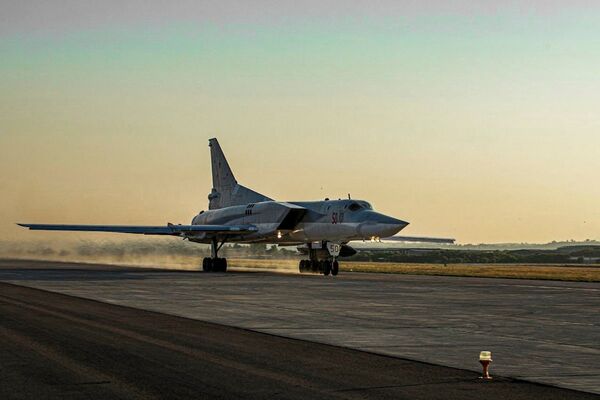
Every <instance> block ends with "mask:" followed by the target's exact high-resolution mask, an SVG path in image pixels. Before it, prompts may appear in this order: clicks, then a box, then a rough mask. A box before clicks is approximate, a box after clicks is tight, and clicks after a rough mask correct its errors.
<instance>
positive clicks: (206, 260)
mask: <svg viewBox="0 0 600 400" xmlns="http://www.w3.org/2000/svg"><path fill="white" fill-rule="evenodd" d="M210 264H211V259H210V258H208V257H204V258H203V259H202V271H204V272H210V270H211V268H210V267H211V265H210Z"/></svg>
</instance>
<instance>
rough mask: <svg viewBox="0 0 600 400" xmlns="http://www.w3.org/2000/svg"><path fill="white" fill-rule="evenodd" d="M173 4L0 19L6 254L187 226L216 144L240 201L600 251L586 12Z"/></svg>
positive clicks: (595, 74)
mask: <svg viewBox="0 0 600 400" xmlns="http://www.w3.org/2000/svg"><path fill="white" fill-rule="evenodd" d="M11 3H12V4H11ZM172 3H173V2H171V1H102V2H98V1H19V2H2V4H1V5H0V193H1V194H2V197H1V200H0V206H1V207H0V239H3V240H9V239H27V238H40V237H48V236H43V235H49V237H56V235H61V234H56V233H50V234H44V233H36V232H27V231H24V230H22V229H18V228H17V227H15V226H14V225H13V223H14V222H17V221H24V222H49V223H60V222H64V223H112V224H120V223H122V224H163V223H166V222H167V221H171V222H176V223H177V222H180V223H189V221H190V220H191V217H192V216H193V215H194V214H195V213H197V212H198V211H200V210H202V209H205V208H206V207H207V199H206V196H207V194H208V192H209V190H210V187H211V181H210V168H209V151H208V147H207V142H208V138H210V137H213V136H216V137H218V138H219V141H220V142H221V145H222V147H223V149H224V151H225V153H226V155H227V156H228V159H229V162H230V164H231V165H232V168H233V169H234V173H235V174H236V177H237V178H238V180H239V181H240V182H241V183H243V184H245V185H246V186H249V187H251V188H253V189H255V190H257V191H260V192H262V193H264V194H266V195H269V196H271V197H274V198H276V199H281V200H302V199H321V198H324V197H326V196H327V197H331V198H337V197H345V196H346V194H347V193H348V192H350V193H351V194H352V196H353V197H356V198H364V199H367V200H369V201H371V202H372V203H373V205H374V206H375V207H376V208H377V209H379V210H380V211H382V212H384V213H388V214H391V215H394V216H396V217H398V218H401V219H404V220H407V221H409V222H411V225H410V226H409V227H408V228H406V229H405V231H404V233H406V234H429V235H440V236H452V237H456V238H457V239H458V241H459V242H461V243H469V242H471V243H472V242H507V241H510V242H515V241H516V242H521V241H530V242H544V241H549V240H553V239H557V240H558V239H571V238H572V239H586V238H590V239H600V183H599V181H600V24H599V23H598V21H600V3H599V2H597V1H569V2H566V1H548V0H540V1H505V2H501V3H502V4H503V5H502V6H500V5H497V4H495V3H500V2H491V1H477V2H475V1H452V2H445V1H444V2H442V1H398V0H395V1H368V2H367V1H364V2H356V1H305V2H300V1H222V0H219V1H206V2H201V1H182V2H177V3H178V5H173V4H172ZM449 4H451V5H449ZM72 235H75V237H80V236H82V235H84V234H72ZM72 235H71V236H69V237H74V236H72Z"/></svg>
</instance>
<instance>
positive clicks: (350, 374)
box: [0, 261, 600, 398]
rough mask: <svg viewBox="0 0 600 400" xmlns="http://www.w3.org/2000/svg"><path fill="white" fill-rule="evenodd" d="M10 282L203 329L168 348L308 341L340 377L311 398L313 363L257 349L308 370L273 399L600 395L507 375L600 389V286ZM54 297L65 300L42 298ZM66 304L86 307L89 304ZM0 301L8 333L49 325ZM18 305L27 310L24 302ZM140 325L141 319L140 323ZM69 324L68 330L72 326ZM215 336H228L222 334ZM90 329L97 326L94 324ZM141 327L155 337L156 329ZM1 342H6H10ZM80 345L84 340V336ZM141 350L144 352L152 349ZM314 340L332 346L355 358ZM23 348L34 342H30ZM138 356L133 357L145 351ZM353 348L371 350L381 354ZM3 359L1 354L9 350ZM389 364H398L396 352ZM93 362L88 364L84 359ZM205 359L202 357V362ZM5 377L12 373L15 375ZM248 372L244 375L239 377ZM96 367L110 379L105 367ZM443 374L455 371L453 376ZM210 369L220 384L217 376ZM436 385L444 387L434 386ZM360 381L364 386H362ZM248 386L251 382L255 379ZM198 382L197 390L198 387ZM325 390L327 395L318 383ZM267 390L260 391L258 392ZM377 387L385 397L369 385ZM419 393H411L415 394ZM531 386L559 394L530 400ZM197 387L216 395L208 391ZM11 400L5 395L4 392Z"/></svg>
mask: <svg viewBox="0 0 600 400" xmlns="http://www.w3.org/2000/svg"><path fill="white" fill-rule="evenodd" d="M0 280H2V281H5V282H12V283H15V284H18V285H24V286H30V287H36V288H40V289H44V290H49V291H53V292H60V293H65V294H69V295H73V296H78V297H83V298H88V299H94V300H99V301H102V302H105V303H111V304H119V305H125V306H130V307H134V308H138V309H144V310H152V311H157V312H160V313H165V314H171V315H172V316H181V317H186V318H191V319H193V320H197V321H190V320H188V319H181V318H175V317H172V316H167V315H161V314H154V313H146V312H142V311H135V310H130V309H126V308H121V307H115V308H116V309H119V310H129V313H130V314H132V315H130V316H127V317H122V318H123V320H124V321H129V320H131V321H135V320H136V318H138V317H136V315H138V314H139V315H143V316H144V317H143V318H147V319H150V320H152V319H153V318H155V319H159V320H160V319H161V318H167V319H168V318H174V319H176V320H177V321H187V322H186V323H189V324H198V325H194V327H190V328H187V327H185V328H177V329H171V330H170V333H171V336H169V340H170V341H172V342H173V343H175V344H177V343H178V342H179V341H183V340H187V339H186V338H187V336H186V335H189V334H194V335H198V336H199V337H202V338H204V339H198V340H199V341H200V342H202V341H203V340H206V335H209V336H210V334H207V333H203V332H202V329H204V328H202V327H211V326H212V327H214V325H211V324H207V323H206V322H200V321H208V322H214V323H218V324H224V325H228V326H236V327H241V328H245V329H249V330H252V331H257V332H264V333H268V334H272V335H277V336H284V337H288V338H296V339H302V340H307V341H309V342H303V341H297V340H296V341H294V340H291V341H289V343H295V344H302V346H304V347H303V348H302V350H301V351H299V353H298V357H300V356H301V355H304V356H305V357H308V358H309V359H310V360H312V361H311V363H312V364H311V365H313V364H314V365H313V366H314V367H315V368H324V370H321V371H328V372H327V373H326V374H325V375H328V377H327V382H329V381H330V380H335V379H333V378H331V376H333V375H335V374H337V373H338V370H339V377H338V378H339V379H338V378H336V379H338V380H337V383H335V384H333V383H331V382H329V383H328V385H330V387H329V388H327V389H326V388H325V386H327V385H324V386H322V387H321V389H319V390H320V391H319V392H318V395H317V394H316V393H315V392H312V395H311V392H302V390H304V389H306V390H308V389H310V390H312V389H313V386H311V385H312V384H313V383H312V382H313V379H316V378H314V376H313V375H311V374H313V372H311V371H309V369H310V368H308V369H306V370H302V368H303V367H302V368H300V366H301V361H298V360H296V359H293V357H292V356H291V355H289V354H288V350H282V349H279V350H276V348H275V347H273V349H272V350H273V354H267V353H269V351H270V350H271V345H269V344H265V345H264V346H265V347H264V350H263V351H260V352H258V353H253V354H254V356H252V355H251V353H252V351H253V350H252V349H253V348H254V347H253V346H254V345H249V346H248V348H246V350H245V351H246V353H243V351H242V355H241V356H243V355H244V354H245V357H247V359H246V362H247V363H248V365H247V367H249V368H250V367H251V364H252V363H253V362H257V363H260V362H262V361H264V360H263V358H262V357H267V358H269V357H270V358H272V360H271V361H269V362H268V363H266V365H270V364H269V363H276V361H275V359H279V358H281V359H282V360H287V361H288V363H291V364H293V365H296V364H297V363H300V364H298V368H299V369H298V370H297V371H296V373H297V374H298V377H299V378H302V379H305V380H306V384H300V385H298V386H296V385H295V384H291V383H290V382H291V381H281V382H279V384H273V385H272V386H269V385H270V384H267V383H265V385H267V386H268V387H272V388H273V390H275V392H273V391H270V390H271V389H265V390H266V391H265V392H264V393H265V396H266V393H270V395H274V396H275V397H283V398H288V397H289V398H292V397H294V396H296V392H295V390H296V389H298V390H299V392H298V396H299V395H300V393H303V395H305V396H308V397H309V398H310V397H327V396H333V395H334V394H335V396H336V397H339V396H340V393H345V394H344V395H346V394H348V395H350V394H356V393H357V392H355V391H352V390H350V391H348V392H345V391H343V390H346V389H352V388H353V387H363V388H366V389H365V390H364V391H362V392H361V394H360V395H359V396H358V397H361V396H362V397H364V396H367V397H378V396H381V397H386V396H388V395H389V396H390V398H417V397H418V398H436V396H437V397H438V398H467V397H469V398H472V396H473V395H474V394H476V395H477V396H479V395H481V396H482V397H483V398H497V397H500V396H502V397H504V398H518V397H519V396H524V397H523V398H552V396H555V397H556V398H561V396H566V397H564V398H575V397H573V396H590V397H593V395H587V394H584V393H580V392H569V391H562V390H559V389H556V388H549V387H545V386H542V385H534V384H531V385H530V387H531V389H523V388H524V387H525V386H527V385H529V384H526V383H524V382H521V381H514V380H512V379H506V378H499V376H505V377H511V378H520V379H525V380H528V381H535V382H541V383H547V384H552V385H557V386H561V387H566V388H572V389H577V390H583V391H587V392H591V393H600V345H599V343H600V340H599V338H600V330H599V326H600V313H599V311H600V296H599V294H600V285H598V284H597V283H574V282H555V281H531V280H507V279H486V278H458V277H432V276H408V275H386V274H358V273H356V274H344V275H340V276H338V277H336V278H332V277H322V276H317V275H295V274H277V273H262V272H261V273H252V272H229V273H227V274H206V273H197V272H182V271H166V270H149V269H145V270H143V269H131V268H119V267H114V266H98V265H85V264H66V263H44V262H32V261H0ZM6 287H8V286H5V285H2V291H1V294H2V298H4V296H5V292H6V289H5V288H6ZM22 290H24V289H22ZM36 292H37V291H36ZM37 293H43V292H37ZM45 296H54V295H53V294H45ZM60 297H61V298H68V299H70V300H71V301H80V302H85V301H84V300H80V299H73V298H70V297H65V296H60ZM27 298H29V297H24V298H19V299H18V301H21V302H22V301H24V299H27ZM14 301H16V300H13V302H14ZM88 303H93V304H96V305H97V306H96V307H98V308H102V307H106V308H111V307H110V306H108V305H106V304H102V305H100V303H95V302H88ZM0 304H2V307H3V309H2V314H1V316H2V320H0V322H2V325H1V326H2V329H4V330H6V329H9V330H12V332H15V331H18V330H17V329H15V327H14V326H12V327H11V326H8V328H7V327H6V324H9V325H10V323H14V324H16V325H17V326H18V327H20V326H23V329H22V330H21V331H22V332H25V333H27V334H28V332H29V329H28V328H27V327H28V326H30V327H36V326H37V325H39V326H37V328H36V329H38V330H39V329H42V330H44V329H45V328H43V326H42V325H43V324H45V323H46V322H47V321H46V319H45V317H43V315H42V314H40V315H39V318H37V317H35V316H31V317H30V316H29V314H28V313H23V312H15V313H13V314H12V315H13V317H7V315H9V314H8V312H7V311H6V310H5V308H6V307H7V306H6V305H5V304H4V303H2V302H0ZM50 304H51V306H52V307H54V306H55V301H54V300H50V299H48V300H40V301H39V303H38V304H37V305H36V307H37V308H38V310H37V311H38V312H43V311H44V310H45V308H49V307H50V306H49V305H50ZM11 307H17V305H15V304H14V303H13V304H12V306H11ZM67 309H68V310H69V312H72V313H75V314H77V315H79V317H78V318H80V319H81V318H83V319H86V320H87V319H91V320H96V318H99V317H97V316H96V314H95V313H91V312H88V311H81V310H78V309H77V308H74V307H72V306H71V307H66V308H65V309H64V310H62V311H61V312H66V310H67ZM105 313H108V314H109V315H113V313H114V311H105ZM18 316H21V317H18ZM52 317H54V316H52ZM19 318H30V320H29V322H19ZM115 318H116V317H115ZM139 318H140V319H142V317H141V316H140V317H139ZM123 320H119V319H116V320H114V321H105V322H103V323H104V324H105V325H106V328H105V329H107V330H108V331H111V329H112V331H113V332H114V329H119V327H120V326H121V324H123ZM132 323H133V322H132ZM145 324H146V325H143V326H145V327H148V326H155V327H156V329H159V330H160V329H164V328H161V326H162V325H161V323H160V322H156V323H152V322H145ZM58 325H60V324H58ZM68 325H69V324H64V328H65V329H66V330H67V331H68V328H69V326H68ZM109 327H111V328H110V329H109ZM218 328H219V329H222V330H225V329H226V327H223V326H218ZM57 329H58V328H57ZM61 329H62V328H61ZM86 329H88V330H89V326H88V328H86ZM139 329H142V327H140V328H139ZM144 329H145V328H144ZM196 329H197V331H196ZM206 329H209V328H206ZM215 329H216V328H215ZM228 329H229V328H228ZM34 331H35V329H34ZM233 331H235V332H245V334H246V335H249V336H252V335H258V337H261V338H265V337H266V338H270V339H272V340H275V341H277V340H288V339H284V338H281V337H276V336H270V335H260V334H258V333H255V332H249V331H240V330H235V329H234V330H233ZM3 332H4V331H3ZM139 332H140V333H144V334H145V335H152V334H151V333H150V332H152V331H151V330H149V331H148V332H146V331H144V330H140V331H139ZM161 332H162V331H161ZM163 333H164V332H163ZM62 334H64V332H63V333H62ZM15 335H16V337H18V336H19V335H18V334H14V333H13V336H15ZM223 335H224V334H223ZM0 336H4V333H2V334H0ZM117 337H118V335H117ZM210 337H212V336H210ZM9 338H10V335H9ZM16 340H17V341H18V339H16ZM82 340H84V342H85V343H87V345H89V346H91V348H94V346H109V347H110V346H117V347H119V349H121V351H125V350H123V348H124V347H127V346H125V345H121V344H119V343H117V342H118V341H116V342H115V343H112V344H101V342H99V341H95V340H93V339H90V338H82ZM115 340H116V338H115ZM119 340H120V339H119ZM215 340H216V339H215ZM219 340H220V341H221V342H220V345H221V346H225V345H226V344H227V343H228V342H231V343H230V346H232V347H234V348H235V350H227V349H224V348H219V347H218V346H217V344H215V343H213V344H214V346H215V349H213V350H214V351H215V352H217V353H219V354H220V352H230V351H231V352H233V353H228V354H232V355H231V356H232V357H233V358H234V359H235V354H234V353H235V352H237V351H239V350H240V348H239V347H240V343H238V340H241V339H237V338H234V339H231V340H228V339H227V337H226V335H225V336H223V337H222V338H221V337H220V338H219ZM257 340H258V339H257ZM261 340H266V339H261ZM73 341H76V338H74V339H73ZM2 342H3V345H2V346H3V347H6V345H4V343H6V342H7V341H5V340H3V341H2ZM13 342H14V341H13ZM143 342H144V343H147V341H143ZM242 342H243V341H242ZM310 342H319V343H324V344H332V345H335V346H341V347H344V348H346V349H343V348H340V347H331V346H321V345H319V344H317V343H310ZM21 343H22V346H25V347H26V341H25V342H23V341H21ZM186 343H187V342H186ZM192 343H195V342H194V341H191V342H189V344H184V346H188V345H189V346H202V345H203V344H202V343H196V344H192ZM273 346H275V345H273ZM84 347H85V346H84ZM242 347H244V346H242ZM132 349H135V346H133V347H132ZM323 349H336V350H335V351H344V352H347V353H344V354H346V355H345V356H341V355H340V357H342V359H335V356H333V355H332V356H329V355H326V353H323V351H324V350H323ZM350 349H358V350H364V351H367V352H369V353H371V354H369V353H364V352H359V351H352V350H350ZM481 350H489V351H492V355H493V358H494V362H493V363H492V366H491V369H490V370H491V373H492V375H493V376H494V377H495V378H496V379H495V380H494V381H493V382H480V381H479V380H478V379H477V376H478V374H477V373H475V372H469V371H465V370H471V371H479V370H480V366H479V364H478V362H477V356H478V354H479V351H481ZM56 351H58V350H56ZM131 351H135V350H131ZM290 351H291V350H290ZM331 351H333V350H331ZM2 352H3V353H4V352H5V350H2ZM148 352H149V353H148V355H147V356H145V357H149V359H151V358H152V357H153V350H152V349H148ZM249 352H250V353H249ZM34 353H36V352H35V351H34ZM373 353H378V354H381V355H377V354H373ZM89 354H94V352H90V353H89ZM290 354H291V353H290ZM309 354H311V356H309ZM348 354H351V355H352V356H348ZM386 355H388V356H393V357H385V356H386ZM354 356H356V357H359V358H360V357H366V358H369V357H375V358H378V360H373V364H372V366H373V368H375V367H377V366H378V365H379V364H382V365H388V364H387V363H389V362H392V361H390V360H394V362H398V363H404V364H402V365H405V366H406V368H409V369H411V368H412V369H411V371H413V372H412V373H414V375H411V373H408V372H407V371H404V370H402V369H401V368H400V364H398V365H394V366H390V367H389V368H383V371H382V369H381V368H380V369H377V368H375V369H374V370H373V372H372V375H370V376H369V373H370V372H368V370H369V368H370V367H367V366H366V365H367V364H369V363H368V362H367V361H364V360H363V361H358V362H357V363H355V364H352V362H351V361H350V360H349V359H350V358H352V357H354ZM90 357H91V358H93V357H92V356H90ZM288 357H292V358H288ZM300 358H302V357H300ZM1 359H5V356H4V355H3V356H2V358H1ZM410 359H412V360H421V361H424V362H428V363H433V364H441V365H445V366H450V367H456V368H461V369H463V370H462V371H461V370H457V369H454V368H448V369H445V370H444V371H446V372H440V375H435V374H434V375H431V377H430V376H429V374H430V372H428V368H434V367H435V368H442V370H443V369H444V367H441V366H434V365H428V364H423V363H419V362H415V361H410ZM334 360H337V361H335V362H332V363H331V364H329V361H334ZM382 360H385V361H382ZM85 361H90V360H88V359H87V358H86V360H85ZM92 361H93V360H92ZM197 361H198V362H200V363H202V362H203V361H202V359H199V360H197ZM304 361H306V359H305V360H304ZM173 362H175V361H173ZM306 362H308V361H306ZM346 363H348V364H346ZM119 364H120V362H119ZM110 365H111V366H112V364H110ZM177 365H180V367H182V368H183V369H184V371H183V372H182V373H184V372H185V371H186V368H187V365H188V364H187V361H186V362H185V363H184V364H177ZM190 365H191V364H190ZM273 365H279V364H277V363H276V364H273ZM409 365H410V367H408V366H409ZM184 366H185V367H184ZM114 367H115V368H116V367H117V366H114ZM103 368H104V367H103ZM123 368H125V367H123ZM190 368H192V367H191V366H190ZM198 368H201V369H202V370H203V371H206V370H211V371H212V369H211V368H212V366H210V365H209V366H204V367H201V366H198ZM223 368H225V369H227V368H226V367H223ZM257 368H258V367H257ZM281 368H283V367H278V368H277V370H281ZM2 369H3V370H5V368H4V367H3V368H2ZM175 369H177V368H175ZM241 369H242V368H241V367H240V368H238V370H236V371H239V370H241ZM288 369H290V373H292V372H293V370H294V368H293V367H292V366H290V367H288ZM8 370H10V368H9V369H8ZM442 370H440V371H442ZM99 371H104V370H103V369H99ZM169 371H171V370H169ZM332 371H333V372H332ZM457 371H460V373H459V372H457ZM171 372H172V371H171ZM102 373H104V372H102ZM157 373H158V372H157ZM165 373H166V372H165ZM232 373H234V372H232V371H229V370H228V372H226V373H225V375H226V376H229V375H230V374H232ZM236 373H237V372H236ZM315 373H316V372H315ZM444 373H447V374H448V375H447V376H445V375H444ZM207 374H208V375H210V374H212V372H208V373H207ZM332 374H333V375H332ZM356 374H358V375H361V374H366V375H364V376H363V377H362V378H359V377H356V376H355V375H356ZM453 374H454V375H453ZM455 374H458V375H455ZM461 374H465V375H461ZM184 375H185V374H184ZM330 375H331V376H330ZM150 376H151V375H150ZM336 376H337V375H336ZM361 376H362V375H361ZM411 376H412V377H413V378H414V379H413V378H411ZM434 376H437V377H438V378H439V379H437V380H436V379H433V377H434ZM363 378H364V380H361V379H363ZM446 378H448V379H446ZM122 379H125V378H122ZM157 379H159V378H157ZM160 379H162V378H160ZM165 379H166V378H165ZM207 379H208V378H207ZM215 379H216V378H215ZM240 379H241V380H242V381H243V379H244V378H240ZM324 379H325V378H324ZM378 379H380V380H378ZM386 379H389V380H386ZM233 381H234V380H233V379H231V380H228V379H223V378H222V379H221V382H222V385H231V382H233ZM282 382H283V383H282ZM286 382H287V383H286ZM359 382H362V383H359ZM195 384H196V383H189V385H192V386H193V385H195ZM303 385H304V386H303ZM314 385H316V386H318V385H317V383H316V381H315V383H314ZM444 385H446V386H448V387H447V388H446V386H444ZM462 385H467V386H462ZM468 385H471V386H468ZM473 385H474V386H473ZM134 386H135V385H134ZM217 386H218V385H217ZM258 386H260V385H259V384H257V387H258ZM388 386H389V387H388ZM488 386H489V387H495V388H497V389H490V390H491V391H490V392H489V393H488V392H486V393H484V392H481V393H479V392H474V391H475V390H477V391H480V390H488ZM0 387H2V385H0ZM228 387H229V386H228ZM334 387H337V388H338V389H334ZM527 387H528V388H529V386H527ZM282 388H285V389H282ZM302 388H304V389H302ZM343 388H346V389H343ZM373 388H379V389H375V390H372V389H373ZM409 388H412V389H409ZM196 389H197V390H200V389H198V388H196ZM246 389H248V390H250V389H252V388H251V387H249V388H246ZM246 389H244V390H246ZM287 389H289V392H288V391H287ZM413 389H414V391H411V390H413ZM231 390H234V388H232V389H231ZM257 390H258V389H257ZM336 390H337V391H336ZM340 390H341V391H342V392H340ZM407 390H408V391H407ZM527 390H534V391H535V390H545V391H548V392H547V393H546V392H544V393H541V392H539V393H538V392H527ZM511 391H514V392H511ZM200 392H201V393H208V392H203V391H202V390H200ZM211 393H212V392H211ZM218 393H220V392H219V391H215V392H214V393H212V394H214V395H217V394H218ZM232 393H233V392H232ZM236 393H237V392H236ZM240 393H242V392H240ZM261 393H262V392H261ZM365 393H367V394H365ZM565 393H566V394H565ZM234 394H235V393H234ZM238 394H239V393H238ZM450 394H452V396H450ZM240 396H243V395H242V394H240ZM261 396H262V394H260V393H259V394H257V396H253V395H252V396H251V397H261ZM461 396H462V397H461ZM490 396H491V397H490ZM538 396H539V397H538ZM159 397H160V396H159ZM0 398H4V396H2V392H0Z"/></svg>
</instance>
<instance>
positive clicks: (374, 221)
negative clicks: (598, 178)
mask: <svg viewBox="0 0 600 400" xmlns="http://www.w3.org/2000/svg"><path fill="white" fill-rule="evenodd" d="M370 214H371V215H369V218H368V219H367V220H366V221H365V222H363V223H362V224H360V226H359V228H358V229H359V232H360V234H361V236H362V237H363V238H365V239H368V238H371V237H373V236H375V237H380V238H385V237H390V236H394V235H395V234H396V233H398V232H400V231H401V230H402V229H404V227H406V226H407V225H408V222H406V221H402V220H400V219H397V218H393V217H390V216H387V215H384V214H379V213H376V212H373V213H370Z"/></svg>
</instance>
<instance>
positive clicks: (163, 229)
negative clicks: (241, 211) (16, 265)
mask: <svg viewBox="0 0 600 400" xmlns="http://www.w3.org/2000/svg"><path fill="white" fill-rule="evenodd" d="M17 225H19V226H23V227H25V228H29V229H30V230H33V231H79V232H116V233H137V234H141V235H174V236H185V235H193V234H194V233H214V234H219V235H240V234H244V233H253V232H256V231H257V230H258V228H256V227H255V226H253V225H237V226H231V225H174V224H167V225H64V224H17Z"/></svg>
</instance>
